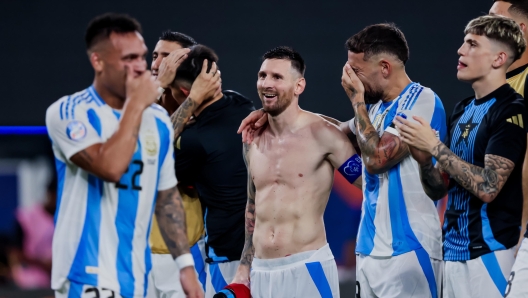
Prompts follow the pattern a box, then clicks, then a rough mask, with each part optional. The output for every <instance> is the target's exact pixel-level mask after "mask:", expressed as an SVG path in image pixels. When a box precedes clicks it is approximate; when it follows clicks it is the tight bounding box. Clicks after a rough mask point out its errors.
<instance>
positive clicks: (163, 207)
mask: <svg viewBox="0 0 528 298" xmlns="http://www.w3.org/2000/svg"><path fill="white" fill-rule="evenodd" d="M156 218H157V220H158V224H159V227H160V232H161V235H162V236H163V240H164V241H165V244H166V245H167V248H168V249H169V251H170V253H171V255H172V256H173V257H174V258H176V257H178V256H180V255H182V254H184V253H188V252H189V242H188V240H187V226H186V224H185V211H184V209H183V202H182V198H181V195H180V192H179V191H178V188H177V187H176V186H174V187H173V188H170V189H167V190H162V191H159V192H158V201H157V202H156Z"/></svg>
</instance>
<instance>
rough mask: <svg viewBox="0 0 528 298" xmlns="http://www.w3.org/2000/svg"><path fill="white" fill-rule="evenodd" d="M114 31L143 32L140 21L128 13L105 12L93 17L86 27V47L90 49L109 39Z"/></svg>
mask: <svg viewBox="0 0 528 298" xmlns="http://www.w3.org/2000/svg"><path fill="white" fill-rule="evenodd" d="M112 32H115V33H130V32H139V33H141V25H140V24H139V22H138V21H137V20H136V19H134V18H132V17H130V16H128V15H126V14H116V13H105V14H102V15H99V16H97V17H95V18H94V19H92V20H91V21H90V23H89V24H88V28H87V29H86V34H85V36H84V40H85V42H86V49H87V50H88V51H89V50H90V49H92V48H93V46H94V45H96V44H97V43H99V42H101V41H103V40H105V39H108V38H109V36H110V34H111V33H112Z"/></svg>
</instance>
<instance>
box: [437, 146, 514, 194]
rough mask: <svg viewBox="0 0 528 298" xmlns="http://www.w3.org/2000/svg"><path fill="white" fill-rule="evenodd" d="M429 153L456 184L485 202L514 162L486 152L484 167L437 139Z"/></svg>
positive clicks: (498, 188)
mask: <svg viewBox="0 0 528 298" xmlns="http://www.w3.org/2000/svg"><path fill="white" fill-rule="evenodd" d="M431 154H432V155H433V156H434V157H435V158H436V160H437V161H438V162H439V163H440V167H441V168H442V170H444V171H445V172H447V173H448V174H449V175H450V177H451V178H453V179H455V181H456V182H458V184H460V185H461V186H462V187H464V188H465V189H467V190H468V191H470V192H471V193H472V194H474V195H475V196H477V197H478V198H479V199H481V200H482V201H484V202H485V203H490V202H492V201H493V200H494V199H495V197H496V196H497V195H498V194H499V192H500V190H501V189H502V186H503V185H504V183H506V180H507V179H508V177H509V175H510V173H511V171H512V170H513V168H514V167H515V164H514V163H513V162H512V161H510V160H508V159H506V158H503V157H500V156H497V155H491V154H487V155H486V157H485V161H484V164H485V167H484V168H481V167H478V166H476V165H473V164H470V163H467V162H465V161H463V160H462V159H460V158H459V157H458V156H457V155H455V154H454V153H453V152H452V151H451V150H449V148H447V146H446V145H444V144H443V143H442V142H440V141H438V143H437V144H436V145H435V146H434V148H433V150H432V152H431Z"/></svg>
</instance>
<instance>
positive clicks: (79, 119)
mask: <svg viewBox="0 0 528 298" xmlns="http://www.w3.org/2000/svg"><path fill="white" fill-rule="evenodd" d="M120 116H121V111H117V110H114V109H112V108H111V107H110V106H108V105H107V104H105V102H104V101H103V100H102V99H101V97H100V96H99V95H98V94H97V92H96V91H95V89H94V88H93V86H92V87H89V88H87V89H85V90H83V91H81V92H78V93H75V94H73V95H71V96H65V97H63V98H61V99H59V100H58V101H56V102H55V103H53V104H52V105H51V106H50V107H49V108H48V110H47V112H46V126H47V129H48V133H49V136H50V138H51V141H52V144H53V145H52V146H53V152H54V155H55V161H56V166H57V173H58V181H59V185H58V194H57V211H56V214H55V223H56V228H55V234H54V238H53V269H52V288H53V289H60V288H61V287H62V286H63V284H64V283H65V282H66V281H67V280H70V281H74V282H77V283H81V284H88V285H93V286H98V287H103V288H108V289H111V290H114V291H115V292H117V293H120V294H121V295H122V296H126V297H144V295H145V294H146V287H147V274H148V272H149V271H150V268H151V260H150V248H149V245H148V237H149V232H150V223H151V218H152V213H153V211H154V205H155V201H156V195H157V192H158V191H159V190H165V189H169V188H172V187H174V186H175V185H176V176H175V173H174V155H173V150H174V149H173V146H172V144H173V129H172V125H171V123H170V119H169V117H168V114H167V112H166V111H165V110H164V109H163V108H161V107H160V106H158V105H152V106H150V107H149V108H147V109H146V110H145V111H144V112H143V116H142V121H141V127H140V131H139V138H138V142H137V144H136V150H135V152H134V155H133V157H132V160H131V162H130V165H129V167H128V170H127V172H126V173H125V174H124V175H123V176H122V177H121V180H120V181H119V183H110V182H105V181H103V180H102V179H100V178H98V177H96V176H94V175H92V174H90V173H88V172H87V171H85V170H83V169H81V168H79V167H78V166H76V165H75V164H73V163H72V162H71V161H70V157H72V156H73V155H74V154H76V153H78V152H80V151H82V150H84V149H86V148H88V147H90V146H92V145H94V144H97V143H104V142H106V141H107V140H108V139H109V138H110V137H111V136H112V135H113V134H114V133H115V132H116V130H117V128H118V126H119V119H120Z"/></svg>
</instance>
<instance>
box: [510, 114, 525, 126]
mask: <svg viewBox="0 0 528 298" xmlns="http://www.w3.org/2000/svg"><path fill="white" fill-rule="evenodd" d="M506 121H507V122H510V123H513V124H515V125H518V126H520V127H521V128H524V123H523V118H522V114H518V115H517V116H511V117H510V118H508V119H506Z"/></svg>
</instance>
